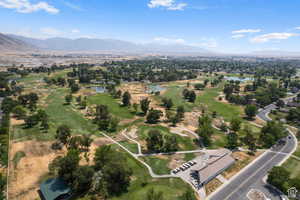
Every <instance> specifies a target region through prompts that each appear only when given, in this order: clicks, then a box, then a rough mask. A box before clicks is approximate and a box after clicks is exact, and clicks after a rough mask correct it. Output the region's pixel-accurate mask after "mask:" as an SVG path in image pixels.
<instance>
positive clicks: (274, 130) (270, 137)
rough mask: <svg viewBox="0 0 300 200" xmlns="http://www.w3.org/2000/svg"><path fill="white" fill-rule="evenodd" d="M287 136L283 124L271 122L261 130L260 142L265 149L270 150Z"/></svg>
mask: <svg viewBox="0 0 300 200" xmlns="http://www.w3.org/2000/svg"><path fill="white" fill-rule="evenodd" d="M285 136H287V132H286V130H285V128H284V127H283V124H281V123H279V122H275V121H269V122H267V124H266V125H265V126H264V127H263V128H262V129H261V132H260V137H259V141H260V142H261V143H262V145H263V147H265V148H270V147H271V146H272V145H274V144H275V143H276V142H277V141H278V140H279V139H281V138H283V137H285Z"/></svg>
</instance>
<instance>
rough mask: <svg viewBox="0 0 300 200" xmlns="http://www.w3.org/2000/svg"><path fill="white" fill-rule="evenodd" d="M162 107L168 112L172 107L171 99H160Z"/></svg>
mask: <svg viewBox="0 0 300 200" xmlns="http://www.w3.org/2000/svg"><path fill="white" fill-rule="evenodd" d="M162 102H163V106H164V107H165V108H166V109H167V110H170V109H171V108H172V106H173V101H172V99H171V98H163V99H162Z"/></svg>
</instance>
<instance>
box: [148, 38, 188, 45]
mask: <svg viewBox="0 0 300 200" xmlns="http://www.w3.org/2000/svg"><path fill="white" fill-rule="evenodd" d="M153 40H154V41H155V42H159V43H163V44H184V43H185V40H184V39H181V38H166V37H155V38H154V39H153Z"/></svg>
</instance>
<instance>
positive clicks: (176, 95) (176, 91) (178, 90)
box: [159, 86, 195, 112]
mask: <svg viewBox="0 0 300 200" xmlns="http://www.w3.org/2000/svg"><path fill="white" fill-rule="evenodd" d="M183 89H184V87H179V86H169V87H168V88H167V91H166V92H165V93H164V94H163V95H162V96H160V97H159V98H160V99H162V97H166V98H171V99H172V101H173V104H174V106H175V107H178V106H184V108H185V111H187V112H190V111H192V109H193V107H194V106H195V104H193V103H189V102H187V101H186V100H184V99H183V98H182V91H183Z"/></svg>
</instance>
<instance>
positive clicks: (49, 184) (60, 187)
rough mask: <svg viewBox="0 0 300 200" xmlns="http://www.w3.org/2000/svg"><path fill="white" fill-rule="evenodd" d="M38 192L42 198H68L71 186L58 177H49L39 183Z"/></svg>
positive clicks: (61, 199) (56, 199) (43, 199)
mask: <svg viewBox="0 0 300 200" xmlns="http://www.w3.org/2000/svg"><path fill="white" fill-rule="evenodd" d="M39 194H40V197H41V199H42V200H68V199H70V197H71V188H70V187H69V186H68V185H67V183H66V182H65V181H63V180H62V179H60V178H51V179H48V180H46V181H44V182H43V183H41V185H40V190H39Z"/></svg>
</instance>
